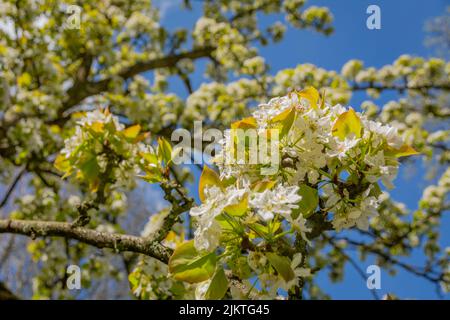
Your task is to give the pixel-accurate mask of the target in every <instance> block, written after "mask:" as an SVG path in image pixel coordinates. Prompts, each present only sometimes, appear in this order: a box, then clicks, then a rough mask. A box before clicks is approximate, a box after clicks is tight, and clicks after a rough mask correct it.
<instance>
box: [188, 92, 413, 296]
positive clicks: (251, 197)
mask: <svg viewBox="0 0 450 320" xmlns="http://www.w3.org/2000/svg"><path fill="white" fill-rule="evenodd" d="M232 128H245V129H246V130H249V129H251V130H256V131H258V132H265V131H266V130H268V129H272V130H273V129H276V130H279V132H280V134H279V141H278V145H277V148H278V149H279V156H280V164H281V165H280V166H279V167H278V170H277V171H276V172H275V173H274V174H272V175H269V176H268V175H264V174H262V173H261V172H262V170H261V169H262V168H263V167H264V166H265V164H261V163H256V164H255V163H247V162H246V161H245V160H246V159H238V160H237V161H234V162H226V161H223V160H224V158H226V157H227V155H228V153H230V152H231V151H232V150H231V149H235V148H236V144H237V141H233V139H238V138H236V137H233V136H232V135H230V134H225V139H223V141H222V149H221V151H220V152H219V153H218V154H217V155H216V157H215V158H214V159H213V162H215V163H216V164H217V166H218V167H219V173H216V172H215V171H213V170H212V169H209V168H207V167H205V168H204V171H203V173H202V176H201V178H200V185H199V192H200V199H201V200H202V204H200V205H199V206H198V207H194V208H192V209H191V211H190V215H191V216H192V217H193V218H194V219H195V220H196V226H197V227H196V230H195V239H194V245H195V248H196V249H197V250H198V251H199V252H214V251H215V250H217V249H218V248H224V250H225V253H224V256H225V258H224V261H227V263H229V264H230V265H232V264H233V263H235V262H236V261H235V259H236V257H234V256H233V249H231V248H232V246H233V245H232V244H233V237H236V236H238V237H239V239H240V241H238V242H237V247H238V248H239V250H240V249H242V247H243V246H244V247H245V248H246V249H248V250H249V255H248V259H250V260H251V257H252V256H253V255H254V254H255V253H258V252H259V251H260V250H261V248H265V247H267V246H269V247H270V248H273V247H276V246H277V243H278V242H277V241H278V240H279V239H280V238H284V239H285V240H286V241H288V242H290V241H292V239H299V237H300V239H303V241H304V242H306V243H309V240H310V239H309V235H310V234H311V231H312V229H313V227H314V224H313V222H312V220H313V218H314V220H316V218H317V216H321V217H323V219H324V220H323V221H324V222H326V221H327V220H328V221H329V222H331V225H332V227H333V228H334V229H335V230H337V231H340V230H342V229H347V228H352V227H357V228H360V229H364V230H367V229H368V227H369V220H370V218H371V217H372V216H375V215H376V214H377V208H378V205H379V202H380V197H381V195H382V191H381V187H380V183H381V184H383V185H384V187H386V188H392V187H393V185H392V181H393V179H394V178H395V176H396V174H397V170H398V166H399V162H398V157H401V156H408V155H413V154H416V153H417V152H416V151H415V150H414V149H413V148H412V147H410V146H408V145H406V144H405V142H404V139H403V137H402V136H401V135H400V134H399V132H398V130H397V128H395V127H393V126H390V125H384V124H381V123H379V122H375V121H372V120H370V119H368V118H367V117H366V116H365V115H364V114H361V113H359V112H356V111H355V110H354V109H353V108H345V107H343V106H341V105H331V104H328V103H325V100H324V98H323V97H322V98H321V97H320V94H319V92H318V91H317V90H315V89H314V88H312V87H309V88H306V89H304V90H302V91H294V92H291V93H290V94H288V95H286V96H283V97H276V98H273V99H271V100H270V101H269V102H268V103H265V104H261V105H259V107H258V108H257V109H256V110H254V112H253V114H252V117H249V118H245V119H243V120H241V121H238V122H235V123H233V124H232ZM269 139H270V138H269ZM230 140H231V142H230ZM244 144H245V143H244ZM245 145H246V148H247V149H246V151H247V153H248V152H251V150H250V148H249V143H247V144H245ZM234 151H235V150H234ZM292 237H293V238H292ZM242 239H247V240H245V243H244V242H242V241H241V240H242ZM235 243H236V242H235ZM236 250H238V249H236ZM263 256H264V255H263ZM277 257H278V258H280V256H277ZM291 257H292V262H289V263H291V264H295V267H292V266H291V269H292V272H293V274H297V273H299V274H303V275H304V274H306V273H308V271H307V269H304V270H303V269H302V270H301V272H300V271H298V272H295V268H296V267H301V268H303V266H302V265H301V264H300V262H298V261H297V260H298V259H299V258H295V255H294V256H291ZM278 258H277V259H278ZM262 259H263V260H262V261H265V260H267V259H268V261H271V258H270V256H267V257H266V256H264V257H263V258H262ZM274 259H275V258H274V257H272V260H274ZM288 261H291V260H290V259H288ZM294 261H295V263H294ZM283 263H285V262H283ZM246 264H249V265H253V267H252V268H251V269H252V272H255V273H256V274H257V275H258V277H259V278H258V279H259V281H260V283H261V287H262V290H261V292H260V294H261V295H262V296H264V295H266V294H268V293H269V292H272V291H271V290H273V288H285V289H286V290H289V289H291V288H292V287H293V286H295V285H296V284H297V281H298V279H297V276H293V277H290V276H288V275H283V274H282V272H280V271H279V270H277V271H278V272H277V273H275V274H274V273H273V272H270V270H271V269H270V267H269V265H272V267H274V268H275V269H277V264H278V262H276V261H275V262H274V261H271V263H269V264H267V263H265V262H264V263H256V264H255V263H250V262H249V261H248V262H246ZM293 279H297V280H293ZM279 281H282V283H284V285H280V283H279ZM276 291H277V289H275V291H274V292H275V293H276ZM274 292H272V293H274ZM275 293H274V294H275Z"/></svg>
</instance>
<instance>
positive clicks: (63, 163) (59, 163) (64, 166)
mask: <svg viewBox="0 0 450 320" xmlns="http://www.w3.org/2000/svg"><path fill="white" fill-rule="evenodd" d="M54 166H55V168H56V169H58V170H59V171H61V172H68V171H70V161H69V160H68V159H67V158H66V156H65V155H63V154H59V155H58V156H57V157H56V159H55V164H54Z"/></svg>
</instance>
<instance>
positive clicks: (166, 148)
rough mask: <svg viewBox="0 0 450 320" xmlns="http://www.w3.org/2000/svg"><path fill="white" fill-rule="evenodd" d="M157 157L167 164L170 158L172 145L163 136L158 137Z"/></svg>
mask: <svg viewBox="0 0 450 320" xmlns="http://www.w3.org/2000/svg"><path fill="white" fill-rule="evenodd" d="M157 153H158V158H159V159H160V160H161V161H164V162H165V163H166V165H167V164H169V163H170V160H172V146H171V145H170V143H169V141H167V140H166V139H164V138H161V137H160V138H158V152H157Z"/></svg>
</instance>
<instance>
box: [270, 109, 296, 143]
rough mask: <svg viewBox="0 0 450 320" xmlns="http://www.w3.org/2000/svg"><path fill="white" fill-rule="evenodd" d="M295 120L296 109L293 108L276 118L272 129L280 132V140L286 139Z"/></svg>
mask: <svg viewBox="0 0 450 320" xmlns="http://www.w3.org/2000/svg"><path fill="white" fill-rule="evenodd" d="M294 119H295V108H294V107H291V108H288V109H286V110H284V111H283V112H282V113H280V114H279V115H277V116H276V117H274V118H273V119H272V120H271V121H270V124H271V128H272V129H278V130H280V138H282V137H284V136H285V135H286V134H287V133H288V132H289V130H290V129H291V127H292V124H293V123H294Z"/></svg>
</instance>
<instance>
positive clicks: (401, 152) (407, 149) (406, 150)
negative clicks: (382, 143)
mask: <svg viewBox="0 0 450 320" xmlns="http://www.w3.org/2000/svg"><path fill="white" fill-rule="evenodd" d="M416 154H420V152H417V151H416V150H415V149H414V148H413V147H411V146H408V145H406V144H405V145H403V146H401V147H400V148H398V149H394V148H388V149H387V152H386V155H389V156H392V157H397V158H400V157H407V156H413V155H416Z"/></svg>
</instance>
